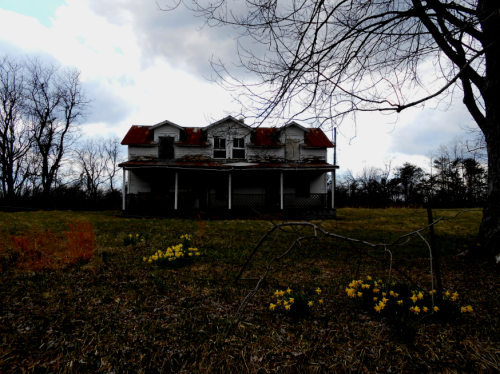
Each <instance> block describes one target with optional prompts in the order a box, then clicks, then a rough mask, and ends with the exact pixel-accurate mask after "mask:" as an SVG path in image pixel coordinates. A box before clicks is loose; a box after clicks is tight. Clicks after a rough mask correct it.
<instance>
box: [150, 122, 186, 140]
mask: <svg viewBox="0 0 500 374" xmlns="http://www.w3.org/2000/svg"><path fill="white" fill-rule="evenodd" d="M180 133H181V131H180V130H179V129H178V128H176V127H174V126H170V125H168V124H167V125H164V126H161V127H158V128H157V129H155V130H154V141H155V142H157V141H158V138H160V137H162V136H172V137H174V138H175V141H179V136H180Z"/></svg>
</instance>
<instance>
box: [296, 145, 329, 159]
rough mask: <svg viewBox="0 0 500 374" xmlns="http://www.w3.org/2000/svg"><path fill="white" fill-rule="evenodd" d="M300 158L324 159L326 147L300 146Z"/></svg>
mask: <svg viewBox="0 0 500 374" xmlns="http://www.w3.org/2000/svg"><path fill="white" fill-rule="evenodd" d="M300 159H301V160H308V159H316V160H323V161H326V148H309V147H300Z"/></svg>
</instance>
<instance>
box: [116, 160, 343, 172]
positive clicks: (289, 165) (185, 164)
mask: <svg viewBox="0 0 500 374" xmlns="http://www.w3.org/2000/svg"><path fill="white" fill-rule="evenodd" d="M118 166H119V167H123V168H125V169H154V168H166V169H191V170H226V171H230V170H290V171H292V170H303V171H306V170H307V171H324V172H327V171H334V170H336V169H338V168H339V167H338V166H337V165H331V164H327V163H324V162H323V163H321V162H317V163H293V162H241V161H240V162H223V161H221V162H216V161H215V162H214V161H212V160H211V161H176V160H166V161H165V160H164V161H126V162H122V163H121V164H119V165H118Z"/></svg>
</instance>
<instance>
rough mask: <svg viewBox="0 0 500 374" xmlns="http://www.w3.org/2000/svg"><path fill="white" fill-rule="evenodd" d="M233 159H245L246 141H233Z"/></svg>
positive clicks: (238, 139) (239, 139)
mask: <svg viewBox="0 0 500 374" xmlns="http://www.w3.org/2000/svg"><path fill="white" fill-rule="evenodd" d="M233 158H245V139H243V138H237V139H233Z"/></svg>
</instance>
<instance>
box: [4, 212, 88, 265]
mask: <svg viewBox="0 0 500 374" xmlns="http://www.w3.org/2000/svg"><path fill="white" fill-rule="evenodd" d="M68 226H69V231H66V232H63V233H61V232H57V231H50V230H42V229H38V228H36V227H35V226H32V230H29V231H24V232H23V235H7V236H4V238H3V240H2V242H1V244H0V261H1V262H0V270H1V271H3V270H5V269H6V268H12V267H15V268H16V269H17V270H20V271H42V270H55V269H61V268H64V267H67V266H68V265H71V264H75V263H78V262H81V261H89V260H90V259H91V258H92V256H93V252H94V247H95V237H94V232H93V231H92V224H91V223H90V222H88V221H73V222H69V223H68Z"/></svg>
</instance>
